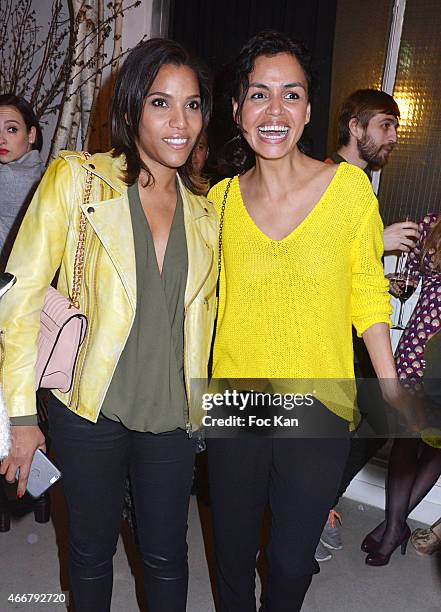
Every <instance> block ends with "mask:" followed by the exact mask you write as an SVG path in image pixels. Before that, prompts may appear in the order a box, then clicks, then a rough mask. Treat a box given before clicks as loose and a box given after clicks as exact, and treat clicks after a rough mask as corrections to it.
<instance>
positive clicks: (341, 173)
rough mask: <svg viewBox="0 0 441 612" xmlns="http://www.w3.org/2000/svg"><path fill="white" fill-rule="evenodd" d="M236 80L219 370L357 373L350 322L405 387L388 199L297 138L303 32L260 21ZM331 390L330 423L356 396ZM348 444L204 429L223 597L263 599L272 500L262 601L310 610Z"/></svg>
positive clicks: (304, 96) (391, 393) (223, 605)
mask: <svg viewBox="0 0 441 612" xmlns="http://www.w3.org/2000/svg"><path fill="white" fill-rule="evenodd" d="M232 79H233V87H234V90H233V92H232V94H233V116H234V120H235V122H236V124H237V126H238V136H237V137H236V138H235V139H234V140H233V144H234V145H235V150H234V152H233V154H232V159H233V161H234V162H235V165H236V167H237V170H238V171H239V174H238V175H237V176H235V177H234V178H233V179H232V180H229V179H227V180H225V181H222V182H220V183H219V184H217V185H215V186H214V187H213V188H212V189H211V191H210V193H209V196H208V197H209V199H211V200H212V201H213V202H214V203H215V205H216V207H217V209H218V212H219V214H220V216H221V218H223V230H222V232H223V233H222V244H223V258H222V271H221V280H220V295H219V315H218V323H217V335H216V342H215V347H214V356H213V376H214V377H215V378H228V379H229V380H230V381H231V379H241V387H240V388H241V389H244V388H247V386H246V383H245V387H244V381H243V379H254V380H252V381H249V382H250V384H249V386H248V389H252V388H254V389H256V386H254V385H255V384H256V380H255V379H266V380H267V379H272V383H273V388H274V379H287V378H289V379H303V380H305V379H341V380H343V379H345V380H347V381H349V383H351V382H352V381H353V378H354V371H353V354H352V340H351V326H352V324H354V326H355V327H356V329H357V332H358V334H359V335H362V336H363V339H364V341H365V343H366V346H367V348H368V350H369V353H370V357H371V359H372V362H373V365H374V367H375V370H376V372H377V375H378V377H379V378H380V379H382V388H383V394H384V395H385V396H386V397H387V398H388V399H389V400H391V401H392V403H394V402H396V398H397V396H398V395H399V390H398V388H399V386H398V384H397V382H396V372H395V365H394V361H393V356H392V351H391V347H390V341H389V313H390V305H389V297H388V291H387V290H388V287H387V282H386V281H385V279H384V276H383V269H382V264H381V255H382V238H381V236H382V222H381V219H380V215H379V212H378V204H377V201H376V198H375V196H374V195H373V192H372V188H371V186H370V184H369V181H368V179H367V177H366V176H365V174H364V173H363V172H362V171H361V170H359V169H358V168H356V167H354V166H351V165H349V164H345V163H342V164H340V165H339V166H336V165H334V166H330V165H328V164H325V163H322V162H319V161H317V160H314V159H312V158H310V157H307V156H306V155H304V154H303V153H302V152H301V150H300V148H299V146H298V143H299V140H300V138H301V136H302V133H303V130H304V127H305V125H306V124H307V123H308V122H309V119H310V112H311V108H310V102H309V100H310V88H311V77H310V69H309V60H308V57H307V55H306V53H305V51H304V49H303V47H302V46H301V45H299V44H298V43H295V42H293V41H292V40H290V39H289V38H288V37H286V36H285V35H282V34H278V33H275V32H264V33H262V34H259V35H257V36H255V37H253V38H252V39H251V40H250V41H249V42H248V43H247V44H246V45H245V46H244V48H243V49H242V51H241V53H240V55H239V57H238V59H237V63H236V70H235V72H234V73H233V74H232ZM230 161H231V159H230ZM222 208H224V212H223V213H222ZM386 379H387V382H386ZM330 384H331V383H330ZM331 404H332V405H330V406H329V407H330V408H331V409H332V410H333V412H336V413H337V414H339V415H340V416H336V415H333V414H332V413H329V411H327V410H325V409H324V411H325V412H326V413H327V414H328V415H329V414H331V418H332V419H334V420H335V423H333V427H335V428H334V429H333V434H332V435H335V432H336V431H338V429H339V427H340V433H341V432H342V431H344V432H347V431H348V421H350V420H351V419H352V411H351V410H348V411H345V409H344V407H343V408H341V407H340V408H336V407H335V405H334V404H333V403H332V402H331ZM317 406H318V407H320V406H322V404H320V403H319V402H316V403H315V407H317ZM322 408H323V406H322ZM341 417H343V418H341ZM337 423H338V424H337ZM300 427H301V423H300ZM347 452H348V439H347V437H345V436H344V435H340V436H339V437H334V438H332V437H328V438H326V439H323V438H318V437H310V438H308V439H307V438H284V439H280V438H277V437H272V438H271V437H248V438H247V437H245V438H241V439H240V440H236V439H220V438H217V439H210V440H208V459H209V470H210V489H211V495H212V504H213V516H214V531H215V544H216V559H217V564H218V572H217V579H218V592H219V599H220V610H221V611H222V612H255V610H256V602H255V596H254V589H255V560H256V555H257V552H258V550H259V534H260V528H261V522H262V516H263V512H264V509H265V506H266V504H267V502H269V504H270V507H271V512H272V529H271V540H270V544H269V546H268V550H267V557H268V568H269V572H268V583H267V588H266V593H265V601H264V609H265V612H285V611H286V612H288V610H289V612H293V611H294V610H300V608H301V606H302V602H303V598H304V596H305V593H306V591H307V589H308V587H309V584H310V582H311V579H312V575H313V574H314V573H317V572H318V571H319V570H318V565H317V563H316V562H315V560H314V551H315V548H316V546H317V543H318V540H319V537H320V534H321V531H322V528H323V525H324V523H325V521H326V519H327V516H328V511H329V508H330V507H331V506H332V501H333V498H334V495H335V493H336V491H337V488H338V485H339V482H340V476H341V473H342V470H343V466H344V464H345V460H346V456H347Z"/></svg>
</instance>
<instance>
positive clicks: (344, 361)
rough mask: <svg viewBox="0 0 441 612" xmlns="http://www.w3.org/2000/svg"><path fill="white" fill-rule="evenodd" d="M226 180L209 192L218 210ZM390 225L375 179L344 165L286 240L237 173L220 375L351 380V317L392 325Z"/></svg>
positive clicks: (216, 371) (219, 337)
mask: <svg viewBox="0 0 441 612" xmlns="http://www.w3.org/2000/svg"><path fill="white" fill-rule="evenodd" d="M227 180H228V179H225V180H223V181H221V182H220V183H218V184H217V185H215V186H214V187H213V188H212V189H211V190H210V192H209V194H208V198H209V199H210V200H211V201H212V202H213V203H214V204H215V206H216V209H217V211H218V213H220V209H221V205H222V200H223V196H224V192H225V187H226V184H227ZM382 229H383V225H382V221H381V218H380V215H379V211H378V203H377V200H376V198H375V195H374V193H373V192H372V187H371V185H370V183H369V180H368V178H367V177H366V175H365V173H364V172H362V171H361V170H360V169H359V168H356V167H355V166H352V165H350V164H346V163H341V164H340V165H339V167H338V169H337V172H336V174H335V176H334V178H333V179H332V181H331V183H330V185H329V187H328V188H327V190H326V191H325V193H324V194H323V196H322V197H321V199H320V200H319V202H318V203H317V204H316V206H315V207H314V209H313V210H312V211H311V212H310V213H309V214H308V216H307V217H306V218H305V219H304V220H303V221H302V222H301V223H300V225H299V226H298V227H297V228H296V229H294V231H293V232H292V233H291V234H289V235H288V236H286V237H285V238H283V239H282V240H272V239H270V238H268V237H267V236H266V235H265V234H263V233H262V232H261V231H260V230H259V228H258V227H257V226H256V225H255V223H254V222H253V220H252V219H251V217H250V216H249V214H248V212H247V210H246V207H245V205H244V202H243V200H242V197H241V193H240V186H239V180H238V177H237V176H236V177H234V179H233V182H232V184H231V188H230V192H229V195H228V200H227V204H226V209H225V218H224V227H223V262H222V272H221V280H220V295H219V315H218V322H217V331H216V342H215V346H214V356H213V376H214V377H217V378H272V379H274V378H285V379H286V378H296V379H297V378H302V379H329V378H333V379H345V380H349V381H351V382H352V380H353V378H354V368H353V349H352V332H351V326H352V324H353V325H354V326H355V328H356V330H357V333H358V334H359V335H361V334H362V333H363V332H364V331H365V330H366V329H368V327H370V326H371V325H373V324H375V323H379V322H384V323H389V324H390V316H389V315H390V311H391V308H390V300H389V295H388V283H387V281H386V279H385V278H384V274H383V266H382V263H381V256H382V253H383V242H382ZM348 419H349V420H352V419H351V418H350V417H348Z"/></svg>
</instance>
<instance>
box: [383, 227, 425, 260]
mask: <svg viewBox="0 0 441 612" xmlns="http://www.w3.org/2000/svg"><path fill="white" fill-rule="evenodd" d="M419 237H420V231H419V228H418V224H417V223H414V222H413V221H401V222H400V223H393V224H392V225H389V227H386V229H385V230H384V232H383V243H384V250H385V251H386V252H387V251H410V250H411V249H413V247H414V246H415V243H416V241H417V240H418V238H419Z"/></svg>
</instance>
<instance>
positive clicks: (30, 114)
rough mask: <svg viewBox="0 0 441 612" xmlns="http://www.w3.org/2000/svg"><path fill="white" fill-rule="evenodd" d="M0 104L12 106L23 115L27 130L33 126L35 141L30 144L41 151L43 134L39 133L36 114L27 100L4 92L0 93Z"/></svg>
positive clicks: (39, 128)
mask: <svg viewBox="0 0 441 612" xmlns="http://www.w3.org/2000/svg"><path fill="white" fill-rule="evenodd" d="M0 106H14V107H15V108H16V109H17V110H18V112H19V113H20V115H21V116H22V117H23V121H24V122H25V125H26V128H27V130H28V132H29V131H30V130H31V128H33V127H34V128H35V141H34V142H33V144H32V148H33V149H36V150H37V151H41V147H42V146H43V134H42V133H41V127H40V124H39V123H38V119H37V116H36V114H35V113H34V111H33V109H32V106H31V105H30V104H29V102H27V101H26V100H25V99H24V98H22V97H21V96H16V95H15V94H13V93H5V94H1V95H0Z"/></svg>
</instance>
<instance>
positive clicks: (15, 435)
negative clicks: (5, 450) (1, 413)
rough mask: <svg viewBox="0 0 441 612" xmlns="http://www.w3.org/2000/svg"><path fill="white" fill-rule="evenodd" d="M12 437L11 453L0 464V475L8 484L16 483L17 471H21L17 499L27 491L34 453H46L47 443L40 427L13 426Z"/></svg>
mask: <svg viewBox="0 0 441 612" xmlns="http://www.w3.org/2000/svg"><path fill="white" fill-rule="evenodd" d="M11 437H12V440H11V442H12V443H11V451H10V453H9V455H8V456H7V457H6V459H3V461H2V462H1V464H0V474H3V475H4V476H5V478H6V480H7V481H8V482H14V481H15V474H16V472H17V469H20V477H19V479H18V488H17V497H22V496H23V495H24V492H25V490H26V485H27V482H28V476H29V469H30V467H31V463H32V459H33V457H34V453H35V451H36V450H37V448H39V449H40V450H42V451H43V452H46V443H45V439H44V435H43V433H42V431H41V429H40V428H39V427H38V425H16V426H13V427H11Z"/></svg>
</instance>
